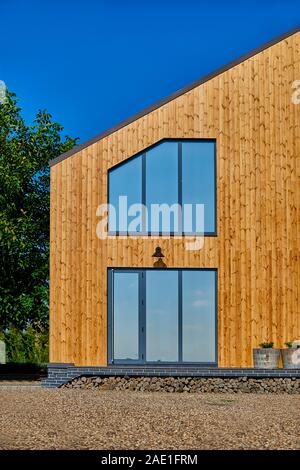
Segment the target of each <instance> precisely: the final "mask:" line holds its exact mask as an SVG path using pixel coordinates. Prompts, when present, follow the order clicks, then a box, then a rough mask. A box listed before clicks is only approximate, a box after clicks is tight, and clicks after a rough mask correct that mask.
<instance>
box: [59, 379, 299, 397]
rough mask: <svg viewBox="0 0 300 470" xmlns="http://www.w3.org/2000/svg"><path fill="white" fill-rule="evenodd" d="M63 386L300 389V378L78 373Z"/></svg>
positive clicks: (202, 390) (221, 390)
mask: <svg viewBox="0 0 300 470" xmlns="http://www.w3.org/2000/svg"><path fill="white" fill-rule="evenodd" d="M62 387H63V388H69V389H70V388H73V389H87V390H95V389H96V390H119V391H126V390H127V391H128V390H129V391H136V392H167V393H180V392H181V393H182V392H188V393H288V394H299V393H300V379H299V378H297V379H296V378H295V377H293V378H278V377H275V378H266V377H265V378H251V377H235V378H228V377H225V378H221V377H210V378H208V377H128V376H127V377H79V378H76V379H74V380H72V381H71V382H69V383H66V384H64V385H63V386H62Z"/></svg>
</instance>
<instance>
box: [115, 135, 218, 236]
mask: <svg viewBox="0 0 300 470" xmlns="http://www.w3.org/2000/svg"><path fill="white" fill-rule="evenodd" d="M164 142H177V144H178V155H177V162H178V201H177V203H178V204H179V205H180V206H181V207H182V200H183V197H182V143H185V142H209V143H213V144H214V168H213V171H214V182H213V183H214V208H215V214H214V215H215V217H214V228H215V230H214V231H212V232H206V231H204V233H203V236H204V237H216V236H218V227H217V222H218V217H217V208H218V201H217V141H216V139H212V138H210V139H201V138H194V139H193V138H165V139H162V140H160V141H159V142H156V143H155V144H153V145H151V146H150V147H147V148H146V149H144V150H143V151H141V152H138V153H136V154H135V155H132V156H131V157H129V158H126V160H124V161H122V162H120V163H117V164H116V165H114V166H112V167H110V168H108V170H107V201H108V204H109V203H110V198H109V193H110V183H109V178H110V173H111V172H112V171H113V170H115V169H117V168H120V167H122V166H123V165H126V163H127V162H129V161H130V160H133V159H134V158H138V157H141V158H142V164H141V167H142V175H141V176H142V177H141V182H140V184H141V195H142V200H141V204H143V205H145V206H146V154H147V152H149V151H150V150H151V149H153V148H154V147H157V146H158V145H160V144H162V143H164ZM180 144H181V145H180ZM181 223H182V222H180V224H181ZM107 224H108V231H107V233H108V235H109V236H128V235H130V236H131V237H141V236H151V235H152V236H158V237H164V236H171V237H196V236H197V234H196V233H194V232H182V233H178V232H158V233H153V232H151V231H145V230H142V231H141V232H134V233H132V232H128V231H126V232H121V231H119V230H116V231H111V230H109V219H108V222H107ZM144 227H145V221H144V220H143V228H144Z"/></svg>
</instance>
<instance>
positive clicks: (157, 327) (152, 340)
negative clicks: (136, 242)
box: [146, 271, 178, 362]
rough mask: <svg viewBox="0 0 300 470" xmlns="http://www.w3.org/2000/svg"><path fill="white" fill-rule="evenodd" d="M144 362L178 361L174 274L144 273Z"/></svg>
mask: <svg viewBox="0 0 300 470" xmlns="http://www.w3.org/2000/svg"><path fill="white" fill-rule="evenodd" d="M146 332H147V334H146V335H147V337H146V359H147V361H164V362H171V361H178V272H177V271H168V272H166V271H147V273H146Z"/></svg>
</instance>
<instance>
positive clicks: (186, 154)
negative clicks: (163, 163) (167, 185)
mask: <svg viewBox="0 0 300 470" xmlns="http://www.w3.org/2000/svg"><path fill="white" fill-rule="evenodd" d="M214 152H215V144H214V143H213V142H183V144H182V203H183V204H204V231H205V232H214V231H215V174H214V172H215V170H214V158H215V157H214ZM193 211H194V213H193V218H192V222H193V223H192V231H193V232H195V230H196V224H195V207H193ZM183 228H184V230H185V231H190V229H189V227H186V226H184V227H183Z"/></svg>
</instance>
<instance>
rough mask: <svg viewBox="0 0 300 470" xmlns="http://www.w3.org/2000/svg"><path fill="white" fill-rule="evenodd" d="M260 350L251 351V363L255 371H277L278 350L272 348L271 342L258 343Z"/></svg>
mask: <svg viewBox="0 0 300 470" xmlns="http://www.w3.org/2000/svg"><path fill="white" fill-rule="evenodd" d="M259 346H260V348H254V349H253V363H254V367H255V368H256V369H278V367H279V358H280V349H275V348H273V346H274V343H272V342H271V341H269V342H265V343H260V345H259Z"/></svg>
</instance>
